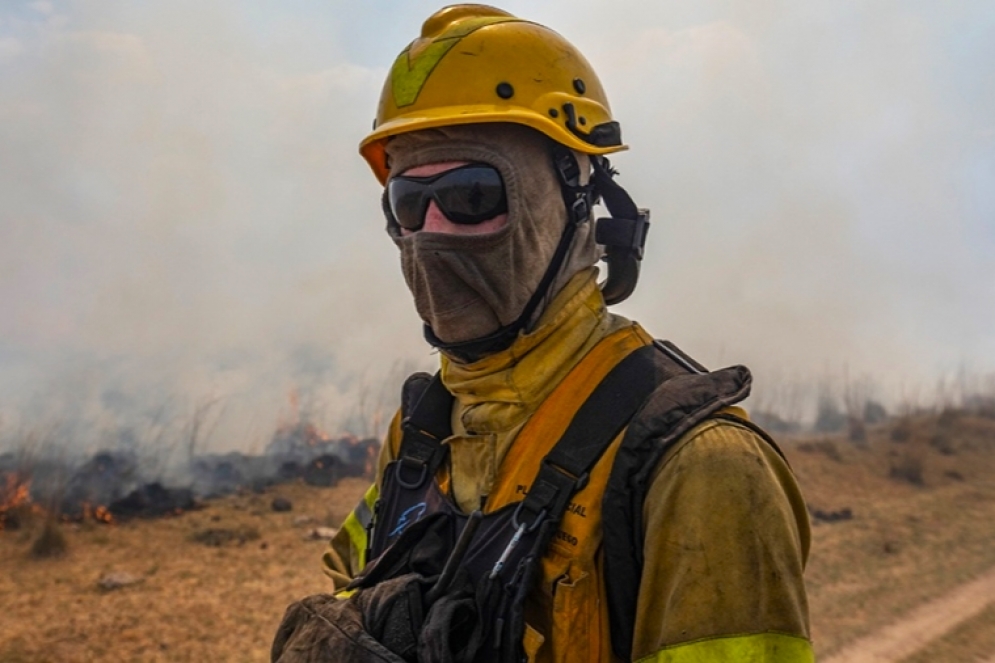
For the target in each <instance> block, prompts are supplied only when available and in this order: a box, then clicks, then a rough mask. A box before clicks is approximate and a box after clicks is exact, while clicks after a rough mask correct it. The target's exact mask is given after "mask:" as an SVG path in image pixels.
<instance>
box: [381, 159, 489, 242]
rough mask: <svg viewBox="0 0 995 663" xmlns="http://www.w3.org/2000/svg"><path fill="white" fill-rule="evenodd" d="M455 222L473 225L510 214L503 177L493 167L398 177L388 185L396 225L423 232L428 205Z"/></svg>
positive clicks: (471, 166) (476, 165) (470, 166)
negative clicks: (435, 207) (433, 203)
mask: <svg viewBox="0 0 995 663" xmlns="http://www.w3.org/2000/svg"><path fill="white" fill-rule="evenodd" d="M432 200H434V201H435V204H436V205H438V206H439V209H440V210H441V211H442V213H443V214H445V215H446V218H447V219H449V220H450V221H452V222H453V223H459V224H464V225H474V224H477V223H483V222H484V221H487V220H488V219H493V218H494V217H495V216H497V215H498V214H504V213H505V212H507V211H508V199H507V197H506V196H505V191H504V182H503V181H502V180H501V174H500V173H499V172H498V171H497V169H496V168H494V167H493V166H488V165H485V164H481V163H469V164H467V165H465V166H460V167H459V168H454V169H452V170H447V171H445V172H442V173H438V174H437V175H429V176H427V177H414V176H411V175H397V176H395V177H392V178H391V179H390V181H389V182H387V201H388V202H389V203H390V211H391V213H392V214H393V215H394V220H396V221H397V225H399V226H401V227H402V228H404V229H405V230H420V229H421V227H422V226H423V225H425V212H427V211H428V204H429V202H430V201H432Z"/></svg>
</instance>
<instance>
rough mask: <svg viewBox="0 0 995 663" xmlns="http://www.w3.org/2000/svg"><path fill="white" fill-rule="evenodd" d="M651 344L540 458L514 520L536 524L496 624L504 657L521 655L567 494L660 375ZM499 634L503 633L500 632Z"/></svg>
mask: <svg viewBox="0 0 995 663" xmlns="http://www.w3.org/2000/svg"><path fill="white" fill-rule="evenodd" d="M658 356H659V352H657V350H656V349H655V348H654V347H653V346H652V345H648V346H643V347H641V348H638V349H636V350H633V351H632V352H631V353H629V354H628V355H627V356H626V357H625V358H624V359H622V361H620V362H619V363H618V364H616V365H615V367H614V368H612V370H611V371H610V372H609V373H608V375H606V376H605V377H604V378H603V379H602V380H601V382H600V383H599V384H598V386H597V387H595V389H594V391H593V392H592V393H591V395H590V396H588V397H587V400H585V401H584V403H583V405H581V406H580V408H579V409H578V410H577V412H576V413H575V414H574V417H573V419H572V420H571V422H570V424H569V426H567V430H566V432H564V434H563V436H562V437H561V438H560V439H559V441H557V443H556V444H555V445H554V446H553V448H552V449H551V450H550V451H549V453H548V454H546V456H545V458H543V460H542V463H541V466H540V469H539V472H538V474H537V475H536V477H535V479H534V480H533V481H532V484H531V486H530V487H529V491H528V494H527V495H526V496H525V499H524V500H522V501H521V502H520V503H519V505H518V507H517V508H516V510H515V514H514V517H513V520H512V524H513V526H514V527H515V528H516V530H517V531H518V533H519V534H516V536H521V535H523V534H524V533H531V532H534V531H535V530H537V529H538V533H537V535H536V539H535V543H534V545H533V547H532V549H531V550H530V551H529V553H528V554H527V556H526V557H525V558H524V559H523V561H522V563H521V565H520V567H519V573H518V574H516V578H517V579H518V582H517V587H515V588H513V591H514V593H513V594H512V595H511V597H512V598H511V599H510V601H509V604H510V605H509V606H508V616H507V622H508V623H507V626H506V627H505V626H504V624H503V622H504V621H505V619H506V618H505V617H504V616H503V615H502V616H501V617H499V619H498V623H497V624H496V629H495V631H496V633H497V638H498V641H501V642H502V645H501V646H499V649H501V650H502V651H503V652H504V653H505V655H506V656H505V657H504V658H503V659H502V660H504V661H519V660H523V654H524V652H523V651H521V650H522V634H523V633H524V631H525V598H526V597H527V596H528V594H529V593H530V592H531V591H532V589H533V588H534V586H535V583H536V582H538V578H539V576H540V573H541V564H540V560H541V559H542V557H543V556H544V555H545V553H546V550H547V549H548V547H549V544H550V541H551V540H552V538H553V535H554V534H555V533H556V531H557V529H558V526H559V523H560V520H561V519H562V518H563V515H564V513H565V512H566V510H567V507H568V505H569V504H570V499H571V498H572V497H573V496H574V494H575V493H577V492H578V491H580V490H583V488H584V487H585V486H586V485H587V482H588V477H589V473H590V471H591V469H592V468H593V467H594V466H595V465H596V464H597V462H598V460H599V459H600V458H601V456H602V455H604V453H605V451H607V450H608V447H610V446H611V444H612V442H613V441H614V440H615V438H616V437H617V436H618V434H619V433H621V432H622V430H623V429H625V427H626V425H627V424H628V423H629V421H630V420H631V419H632V416H633V415H634V414H635V413H636V411H637V410H638V409H639V407H640V406H641V405H642V403H643V402H644V401H645V400H646V398H647V397H648V396H649V395H650V394H651V393H652V392H653V389H654V388H655V387H656V385H657V384H658V383H659V381H660V378H661V375H660V370H659V365H658V362H657V357H658ZM502 636H503V637H502Z"/></svg>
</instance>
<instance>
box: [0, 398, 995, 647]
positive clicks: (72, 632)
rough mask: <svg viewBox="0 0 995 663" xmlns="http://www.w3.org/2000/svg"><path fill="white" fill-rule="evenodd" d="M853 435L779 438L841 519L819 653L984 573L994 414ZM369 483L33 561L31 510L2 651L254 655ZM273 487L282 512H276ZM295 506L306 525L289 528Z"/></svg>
mask: <svg viewBox="0 0 995 663" xmlns="http://www.w3.org/2000/svg"><path fill="white" fill-rule="evenodd" d="M896 429H898V430H899V431H900V432H899V433H898V434H897V435H895V434H894V433H893V431H894V430H896ZM866 433H867V435H866V440H865V441H863V442H862V443H861V444H859V445H856V444H853V443H851V442H849V441H848V440H847V438H846V433H845V432H843V433H841V434H840V435H838V436H826V435H822V436H811V437H808V438H806V439H803V440H795V441H790V440H788V441H785V442H784V445H783V446H784V448H785V451H786V453H787V454H788V456H789V459H790V460H791V463H792V466H793V467H794V468H795V471H796V473H797V475H798V477H799V480H800V482H801V485H802V489H803V491H804V493H805V495H806V498H807V500H808V501H809V504H810V506H811V507H812V508H813V509H818V510H821V511H823V512H825V513H833V512H837V513H838V512H842V511H843V510H844V509H846V508H849V509H850V510H851V512H852V514H853V517H852V518H851V519H849V520H840V521H839V522H833V523H817V524H815V526H814V529H813V534H814V537H813V538H814V540H813V549H812V554H811V558H810V563H809V568H808V572H807V578H808V585H809V596H810V604H811V615H812V625H813V638H814V641H815V646H816V650H817V652H818V654H819V655H820V656H824V655H826V654H829V653H831V652H833V651H835V650H837V649H839V648H840V647H841V646H842V645H843V644H845V643H846V642H848V641H850V640H853V639H855V638H856V637H858V636H860V635H863V634H867V633H870V632H873V631H874V630H876V629H877V628H879V627H881V626H884V625H886V624H888V623H890V622H893V621H894V620H896V619H899V618H900V617H901V615H902V614H903V613H904V612H906V611H908V610H909V609H911V608H912V607H914V606H915V605H917V604H919V603H920V602H922V601H924V600H926V599H929V598H932V597H935V596H937V595H939V594H942V593H944V592H946V591H948V590H949V589H951V588H952V587H954V586H956V585H958V584H960V583H962V582H964V581H966V580H967V579H969V578H971V577H972V576H974V575H976V574H978V573H980V572H981V571H983V570H986V569H988V568H991V567H992V566H995V482H993V481H992V477H993V476H995V420H992V419H990V418H988V419H986V418H984V417H978V416H969V415H957V416H953V415H946V416H944V417H939V418H937V417H925V416H923V417H911V418H908V419H905V420H903V421H899V422H888V423H885V424H881V425H877V426H871V427H869V428H868V429H867V431H866ZM909 455H911V456H913V457H917V458H919V459H920V460H921V468H920V470H921V472H919V473H918V474H917V475H916V479H915V480H914V481H913V480H910V479H909V477H908V476H903V475H902V473H900V472H899V473H894V472H893V468H895V467H896V466H900V464H901V462H902V459H903V458H905V457H907V456H909ZM366 487H367V483H366V481H364V480H359V479H350V480H346V481H343V482H342V483H341V484H340V485H339V486H337V487H334V488H326V489H316V488H309V487H306V486H304V485H299V484H293V485H288V486H283V487H279V488H275V489H271V490H270V491H269V492H267V493H266V494H261V495H254V494H248V495H241V496H235V497H231V498H226V499H224V500H219V501H217V502H213V503H211V504H210V505H209V506H208V507H207V508H206V509H204V510H201V511H195V512H190V513H186V514H183V515H181V516H179V517H175V518H166V519H160V520H153V521H134V522H131V523H125V524H119V525H114V526H104V525H98V524H88V525H60V526H59V527H60V528H61V533H62V534H63V535H64V536H65V538H66V541H67V552H66V554H65V555H64V556H62V557H57V558H52V559H45V560H37V559H33V558H32V557H31V555H30V549H31V546H32V543H33V542H34V541H35V540H37V537H38V535H39V532H40V531H41V527H42V525H43V520H39V521H37V522H33V523H32V522H27V523H25V524H24V525H22V527H21V528H20V529H19V530H17V531H8V532H3V533H2V534H0V559H2V560H4V563H3V565H2V567H0V615H3V624H4V627H3V628H2V629H0V661H3V662H5V663H6V662H14V663H45V662H52V663H55V662H59V663H61V662H63V661H65V662H73V661H122V660H126V661H132V660H134V661H202V660H210V661H266V660H268V656H269V643H270V639H271V637H272V635H273V633H274V631H275V629H276V626H277V624H278V623H279V620H280V618H281V616H282V612H283V609H284V607H285V606H286V605H287V604H289V603H290V602H292V601H293V600H295V599H297V598H299V597H301V596H305V595H307V594H312V593H316V592H321V591H324V590H326V589H327V588H328V584H327V583H326V582H325V580H324V577H323V576H322V575H321V573H320V571H319V568H318V560H319V556H320V554H321V551H322V550H323V548H324V543H322V542H320V541H305V540H303V538H302V537H303V534H304V532H305V531H306V530H307V529H308V528H310V527H313V526H316V525H338V524H339V523H340V522H341V520H342V519H343V518H344V517H345V515H346V514H347V513H348V511H349V510H350V509H351V508H352V506H353V505H355V504H356V502H357V501H358V500H359V499H360V497H361V495H362V493H363V492H364V491H365V489H366ZM277 495H283V496H286V497H288V498H289V499H290V500H292V502H293V510H292V511H289V512H284V513H278V512H274V511H273V510H272V508H271V504H272V501H273V498H274V497H275V496H277ZM303 515H309V516H312V518H313V520H312V521H311V522H309V523H308V524H307V525H294V523H295V520H296V519H298V518H299V517H300V516H303ZM256 537H258V538H256ZM111 572H117V573H122V574H130V575H132V576H135V577H137V578H140V579H141V582H138V583H136V584H133V585H130V586H127V587H123V588H121V589H117V590H113V591H103V590H101V589H100V588H99V587H98V585H97V581H98V579H99V578H101V577H102V576H104V575H105V574H107V573H111ZM991 613H992V611H991V610H988V611H986V612H984V613H982V614H981V615H979V616H978V617H977V618H975V619H973V620H970V621H968V622H966V623H965V624H964V625H962V627H961V628H959V629H957V630H956V631H954V632H952V633H950V634H948V636H946V637H945V638H942V639H941V640H940V641H938V642H937V643H934V644H933V645H931V646H930V648H929V650H928V652H926V654H924V655H926V656H927V657H926V658H922V659H921V660H970V655H971V654H972V653H973V652H974V649H971V647H975V648H977V647H978V646H980V645H977V642H978V641H979V638H981V637H982V635H983V634H990V633H992V632H993V628H992V626H993V622H992V619H993V616H992V614H991ZM984 637H987V636H984ZM972 643H974V644H972ZM985 643H988V641H987V640H986V641H985ZM984 646H988V645H987V644H985V645H984ZM989 648H990V649H991V648H992V647H989ZM978 651H980V649H979V650H978ZM915 660H920V659H915Z"/></svg>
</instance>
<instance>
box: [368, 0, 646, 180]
mask: <svg viewBox="0 0 995 663" xmlns="http://www.w3.org/2000/svg"><path fill="white" fill-rule="evenodd" d="M476 122H514V123H517V124H524V125H526V126H528V127H532V128H533V129H536V130H538V131H541V132H542V133H544V134H546V135H547V136H549V137H550V138H552V139H553V140H555V141H556V142H558V143H561V144H563V145H566V146H567V147H570V148H572V149H574V150H577V151H579V152H584V153H587V154H610V153H612V152H618V151H619V150H624V149H626V146H625V145H623V144H622V136H621V131H620V129H619V125H618V122H615V121H614V120H613V119H612V115H611V109H610V108H609V106H608V99H607V97H606V96H605V91H604V89H603V88H602V87H601V81H599V80H598V77H597V75H596V74H595V73H594V69H592V68H591V65H590V64H589V63H588V62H587V60H586V59H584V56H583V55H581V54H580V52H579V51H578V50H577V49H576V48H574V47H573V46H572V45H571V44H570V43H569V42H568V41H567V40H565V39H564V38H563V37H561V36H560V35H558V34H557V33H555V32H553V31H552V30H550V29H549V28H546V27H543V26H541V25H538V24H536V23H531V22H529V21H524V20H522V19H520V18H516V17H515V16H512V15H511V14H509V13H507V12H505V11H502V10H500V9H495V8H494V7H489V6H487V5H453V6H450V7H445V8H443V9H441V10H439V11H437V12H436V13H435V14H433V15H432V16H430V17H429V19H428V20H427V21H425V23H424V25H422V31H421V37H419V38H418V39H415V40H414V41H413V42H411V44H410V45H409V46H408V47H407V48H406V49H404V51H402V52H401V54H400V55H399V56H397V59H396V60H395V61H394V65H393V66H392V67H391V70H390V74H389V75H388V76H387V81H386V82H385V83H384V87H383V91H382V92H381V94H380V105H379V107H378V108H377V117H376V120H375V121H374V124H373V131H372V133H370V135H368V136H367V137H366V138H364V139H363V142H362V143H360V146H359V152H360V154H362V155H363V157H364V158H365V159H366V161H367V162H369V164H370V167H371V168H373V172H374V174H376V176H377V178H378V179H379V180H380V182H381V183H384V182H386V180H387V176H388V173H389V168H388V166H387V162H386V155H385V152H384V146H385V145H386V143H387V140H388V139H389V138H390V137H391V136H396V135H398V134H402V133H406V132H409V131H417V130H419V129H430V128H432V127H441V126H447V125H452V124H471V123H476Z"/></svg>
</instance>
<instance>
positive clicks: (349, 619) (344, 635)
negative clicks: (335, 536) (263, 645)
mask: <svg viewBox="0 0 995 663" xmlns="http://www.w3.org/2000/svg"><path fill="white" fill-rule="evenodd" d="M357 598H358V596H353V597H351V598H348V599H338V598H335V597H334V596H332V595H330V594H316V595H314V596H308V597H307V598H304V599H301V600H300V601H298V602H296V603H294V604H293V605H291V606H290V607H289V608H287V612H286V613H285V614H284V616H283V621H282V622H281V623H280V627H279V628H278V629H277V632H276V637H275V638H274V639H273V645H272V648H271V649H270V661H272V663H332V662H333V661H355V662H356V663H405V660H404V659H403V658H401V657H400V656H398V655H397V654H395V653H394V652H392V651H391V650H390V649H388V648H387V647H385V646H383V645H382V644H380V643H379V642H377V641H376V639H375V638H374V637H373V636H372V635H370V634H369V633H367V632H366V629H365V628H363V612H362V605H361V604H360V603H359V602H358V601H357V600H356V599H357Z"/></svg>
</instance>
